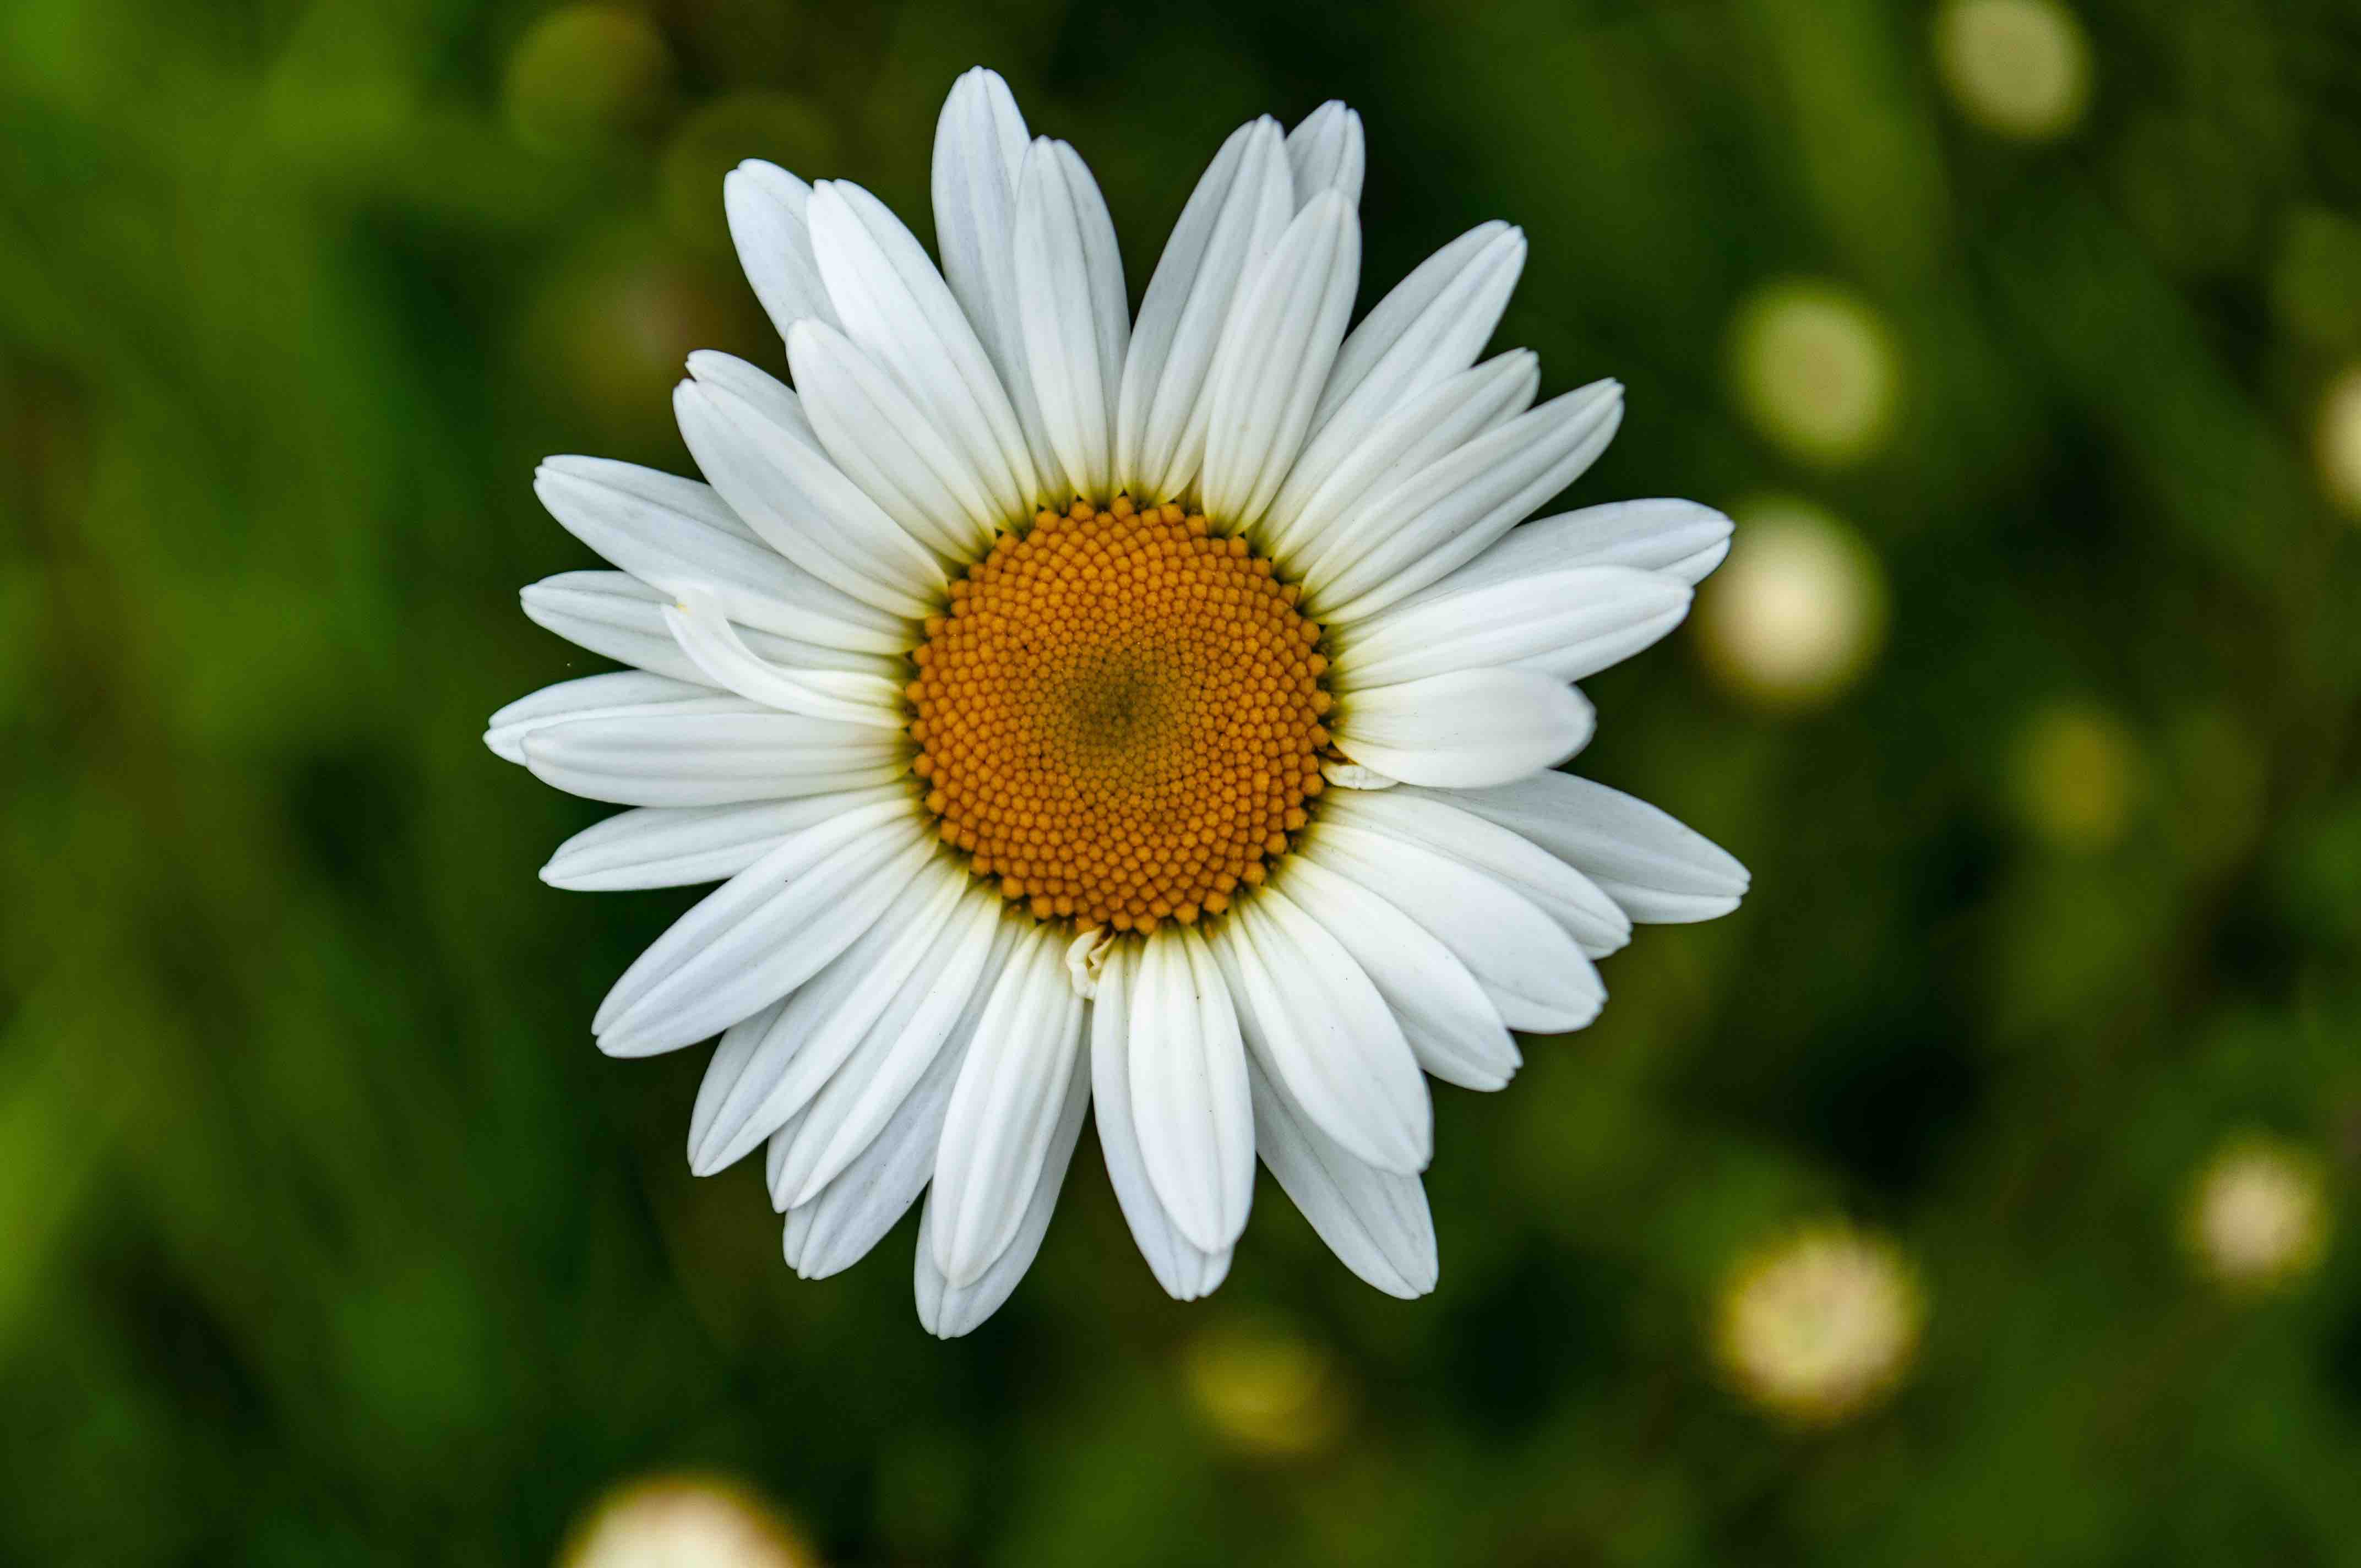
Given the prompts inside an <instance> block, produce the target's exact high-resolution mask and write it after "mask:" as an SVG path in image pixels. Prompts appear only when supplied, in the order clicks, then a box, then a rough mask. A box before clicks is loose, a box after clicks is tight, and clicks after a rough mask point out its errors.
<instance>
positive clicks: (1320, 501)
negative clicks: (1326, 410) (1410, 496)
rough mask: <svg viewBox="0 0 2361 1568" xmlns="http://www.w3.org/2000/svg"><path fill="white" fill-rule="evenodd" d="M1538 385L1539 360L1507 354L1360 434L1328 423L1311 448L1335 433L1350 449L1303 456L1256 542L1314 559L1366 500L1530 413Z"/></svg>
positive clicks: (1414, 399) (1284, 554)
mask: <svg viewBox="0 0 2361 1568" xmlns="http://www.w3.org/2000/svg"><path fill="white" fill-rule="evenodd" d="M1541 384H1542V370H1541V359H1540V357H1539V356H1536V355H1534V354H1533V353H1532V352H1531V351H1530V350H1527V349H1522V348H1519V349H1512V350H1510V352H1509V353H1507V354H1503V355H1500V356H1497V357H1495V358H1492V359H1488V360H1486V361H1485V362H1484V363H1483V364H1481V365H1478V366H1477V367H1475V368H1473V369H1471V370H1463V371H1461V372H1460V373H1459V374H1458V375H1456V376H1452V377H1447V378H1444V379H1443V380H1441V381H1437V382H1436V383H1435V384H1434V385H1433V386H1432V387H1429V388H1427V389H1425V390H1423V391H1421V392H1418V393H1415V394H1413V395H1412V396H1411V397H1409V398H1407V399H1405V400H1403V401H1402V402H1401V404H1400V406H1399V407H1397V408H1396V409H1394V410H1393V411H1391V412H1389V414H1387V415H1386V417H1385V418H1383V419H1380V420H1378V421H1377V422H1375V423H1374V424H1372V425H1370V426H1369V427H1368V428H1367V429H1366V430H1360V429H1357V428H1355V429H1346V428H1345V427H1344V426H1341V425H1336V424H1332V425H1330V426H1329V431H1327V432H1323V433H1321V435H1320V436H1319V437H1318V438H1317V440H1316V441H1315V443H1314V444H1315V445H1317V444H1327V443H1328V442H1329V441H1330V435H1329V432H1338V433H1340V434H1339V439H1340V440H1349V441H1350V443H1351V444H1350V448H1349V450H1345V451H1343V452H1341V453H1328V454H1323V455H1322V457H1321V461H1320V462H1318V463H1313V462H1312V461H1311V460H1310V456H1311V455H1309V454H1307V455H1306V457H1305V459H1304V460H1301V461H1299V462H1298V463H1297V465H1296V466H1295V469H1294V471H1293V472H1292V473H1290V475H1289V476H1288V480H1287V483H1286V484H1284V485H1282V486H1280V487H1279V495H1278V497H1277V498H1276V499H1273V500H1272V502H1271V503H1270V507H1269V509H1268V510H1267V511H1265V512H1264V514H1263V516H1262V519H1261V521H1259V523H1258V524H1257V527H1256V529H1255V536H1256V538H1257V541H1258V542H1259V543H1263V544H1264V545H1265V547H1266V549H1267V550H1268V553H1269V554H1272V555H1273V556H1276V557H1279V558H1283V559H1286V560H1290V561H1308V560H1312V559H1314V558H1315V557H1317V556H1319V555H1321V554H1323V553H1324V552H1325V551H1326V550H1327V548H1328V546H1329V544H1330V543H1331V542H1332V536H1333V535H1334V533H1335V532H1336V531H1337V529H1338V528H1339V527H1341V526H1342V525H1344V524H1345V521H1347V520H1348V519H1351V518H1353V517H1355V516H1356V514H1357V513H1358V512H1359V511H1360V510H1362V509H1363V504H1364V502H1365V501H1367V500H1368V499H1373V498H1376V497H1380V496H1385V495H1389V494H1392V493H1393V492H1395V491H1397V490H1399V489H1400V488H1401V487H1402V486H1403V485H1406V484H1408V483H1409V482H1410V481H1411V479H1413V478H1415V477H1417V476H1418V475H1420V474H1421V473H1423V472H1424V471H1425V470H1426V468H1427V467H1428V466H1430V465H1432V464H1434V463H1437V462H1440V461H1441V460H1442V459H1444V458H1445V457H1448V456H1449V455H1451V454H1453V453H1454V452H1456V451H1457V450H1458V449H1459V448H1461V447H1462V446H1465V445H1466V444H1467V443H1469V442H1471V441H1473V440H1475V439H1476V438H1477V436H1480V435H1484V434H1487V433H1489V432H1491V431H1494V430H1497V429H1499V427H1500V426H1501V425H1503V424H1505V423H1507V422H1509V421H1510V420H1512V419H1515V418H1517V417H1518V416H1519V415H1521V414H1522V413H1523V412H1524V411H1526V410H1527V409H1529V408H1531V407H1532V405H1533V393H1534V392H1535V391H1536V390H1537V389H1539V388H1540V386H1541ZM1332 457H1333V459H1334V460H1333V461H1331V460H1330V459H1331V458H1332Z"/></svg>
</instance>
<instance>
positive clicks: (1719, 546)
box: [1403, 500, 1730, 604]
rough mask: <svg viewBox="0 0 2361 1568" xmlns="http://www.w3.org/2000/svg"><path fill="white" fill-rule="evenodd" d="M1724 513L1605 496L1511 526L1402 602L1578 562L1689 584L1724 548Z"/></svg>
mask: <svg viewBox="0 0 2361 1568" xmlns="http://www.w3.org/2000/svg"><path fill="white" fill-rule="evenodd" d="M1728 554H1730V519H1728V518H1726V517H1724V516H1722V515H1721V513H1719V512H1718V511H1716V510H1713V509H1712V508H1711V507H1706V506H1699V505H1698V504H1697V502H1695V501H1681V500H1645V501H1609V502H1608V503H1606V504H1605V505H1604V506H1595V507H1584V508H1582V509H1580V510H1576V511H1562V512H1559V513H1558V514H1557V515H1556V516H1554V517H1537V518H1535V519H1533V521H1531V522H1528V523H1525V524H1523V525H1521V526H1520V527H1517V528H1512V529H1510V531H1509V532H1508V534H1507V536H1506V537H1504V538H1503V539H1501V540H1500V542H1499V543H1497V544H1494V545H1493V546H1492V547H1491V548H1490V549H1488V550H1487V551H1485V552H1484V554H1481V555H1478V556H1477V557H1476V559H1474V560H1473V561H1470V562H1468V563H1467V565H1465V566H1462V567H1460V568H1459V569H1458V570H1457V571H1455V572H1454V573H1452V574H1451V575H1450V576H1447V577H1444V579H1442V580H1441V581H1440V582H1437V583H1434V584H1433V585H1432V586H1431V587H1424V588H1421V589H1420V590H1419V591H1418V592H1417V593H1415V594H1412V595H1411V596H1410V598H1408V599H1406V600H1404V601H1403V602H1404V603H1407V604H1421V603H1424V602H1425V601H1426V600H1428V599H1430V598H1440V597H1441V596H1443V595H1444V594H1451V593H1459V592H1463V591H1465V590H1466V589H1469V588H1482V587H1491V586H1492V585H1493V584H1495V583H1506V582H1513V581H1515V580H1516V579H1518V578H1520V577H1531V576H1540V575H1541V574H1542V573H1543V572H1565V571H1572V570H1574V569H1576V568H1577V567H1582V566H1629V567H1631V569H1632V570H1634V571H1641V572H1661V573H1663V574H1664V575H1665V576H1671V577H1678V578H1679V579H1680V580H1681V581H1682V582H1685V583H1687V584H1689V585H1691V586H1692V587H1694V586H1695V585H1697V583H1700V582H1702V581H1704V580H1705V578H1706V576H1707V574H1708V573H1710V572H1711V571H1712V570H1713V569H1714V568H1715V567H1716V566H1719V565H1721V562H1722V558H1723V557H1724V556H1726V555H1728Z"/></svg>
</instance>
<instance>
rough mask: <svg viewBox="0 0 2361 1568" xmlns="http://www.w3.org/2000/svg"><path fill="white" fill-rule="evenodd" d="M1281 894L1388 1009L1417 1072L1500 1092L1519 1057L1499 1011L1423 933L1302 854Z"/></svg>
mask: <svg viewBox="0 0 2361 1568" xmlns="http://www.w3.org/2000/svg"><path fill="white" fill-rule="evenodd" d="M1285 880H1286V886H1287V895H1288V896H1289V897H1290V898H1292V899H1293V900H1295V902H1296V904H1297V905H1298V906H1299V907H1301V909H1302V911H1303V913H1304V914H1306V915H1308V916H1311V917H1312V919H1314V920H1317V921H1318V922H1319V923H1320V924H1321V925H1322V926H1323V927H1325V928H1326V930H1327V931H1328V933H1329V934H1330V935H1331V936H1333V937H1334V938H1336V940H1337V941H1339V942H1341V943H1343V944H1344V946H1345V951H1346V952H1348V953H1350V954H1352V955H1353V961H1354V962H1355V963H1357V964H1359V965H1360V966H1361V970H1362V972H1364V973H1365V974H1367V976H1368V977H1369V981H1370V983H1371V984H1373V985H1375V986H1376V987H1377V988H1378V995H1380V996H1382V997H1384V998H1385V999H1386V1005H1387V1006H1388V1007H1390V1008H1392V1009H1393V1014H1394V1018H1395V1020H1396V1021H1397V1022H1398V1023H1400V1025H1401V1030H1402V1035H1403V1036H1404V1037H1405V1038H1407V1039H1408V1040H1409V1041H1410V1048H1411V1051H1413V1052H1414V1053H1416V1055H1417V1057H1418V1065H1419V1066H1421V1067H1422V1068H1424V1069H1426V1070H1427V1071H1428V1072H1431V1073H1433V1075H1434V1076H1435V1077H1437V1078H1439V1079H1442V1080H1444V1082H1446V1083H1455V1084H1458V1085H1459V1086H1460V1087H1461V1088H1463V1089H1498V1088H1499V1087H1500V1086H1501V1085H1502V1084H1505V1083H1507V1082H1508V1081H1509V1080H1510V1078H1511V1077H1512V1076H1514V1075H1515V1073H1516V1070H1517V1068H1518V1067H1519V1065H1520V1064H1521V1062H1522V1060H1523V1058H1521V1057H1520V1056H1519V1055H1518V1054H1517V1043H1516V1041H1514V1040H1512V1039H1510V1037H1509V1031H1508V1027H1507V1025H1504V1024H1502V1023H1501V1022H1500V1010H1499V1008H1497V1007H1495V1006H1493V1005H1492V1003H1491V1000H1490V999H1489V998H1488V997H1487V996H1486V995H1485V994H1484V988H1483V986H1482V985H1481V984H1479V983H1478V982H1477V979H1476V977H1475V976H1474V975H1473V974H1471V973H1469V972H1468V970H1467V966H1466V964H1463V963H1461V962H1460V961H1459V960H1458V959H1456V958H1455V957H1453V956H1452V952H1451V949H1450V948H1447V947H1445V946H1444V945H1443V943H1442V941H1441V940H1440V939H1438V938H1435V937H1434V936H1433V935H1432V934H1430V933H1429V932H1428V931H1427V930H1426V929H1425V927H1422V926H1420V925H1419V923H1418V922H1417V921H1415V920H1412V919H1411V917H1410V916H1407V915H1404V914H1403V913H1402V912H1401V911H1400V910H1399V909H1396V908H1395V907H1394V906H1393V905H1390V904H1388V903H1387V902H1386V901H1385V900H1384V899H1383V898H1380V897H1379V896H1378V895H1377V894H1374V893H1371V892H1369V891H1368V890H1367V889H1366V888H1364V887H1362V886H1361V885H1360V884H1359V883H1356V882H1353V881H1350V880H1349V879H1347V878H1345V877H1342V876H1339V875H1337V874H1336V873H1335V872H1332V871H1330V870H1328V869H1327V868H1326V867H1325V866H1323V865H1321V864H1319V863H1318V862H1317V861H1312V860H1310V859H1308V858H1306V857H1305V856H1302V855H1296V856H1293V857H1291V858H1290V860H1289V861H1288V863H1287V869H1286V872H1285Z"/></svg>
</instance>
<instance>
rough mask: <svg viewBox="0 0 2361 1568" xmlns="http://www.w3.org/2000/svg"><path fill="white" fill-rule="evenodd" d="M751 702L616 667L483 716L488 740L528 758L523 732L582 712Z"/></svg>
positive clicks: (507, 757) (602, 714)
mask: <svg viewBox="0 0 2361 1568" xmlns="http://www.w3.org/2000/svg"><path fill="white" fill-rule="evenodd" d="M749 711H751V710H750V709H749V707H747V705H746V704H745V703H744V702H742V701H741V700H740V699H738V698H736V697H733V696H723V695H722V694H721V693H719V692H717V691H715V690H714V689H713V688H712V687H711V686H709V685H693V684H691V683H690V682H687V681H676V680H674V679H673V678H672V677H671V676H669V675H654V674H648V673H647V672H646V671H644V670H617V671H615V672H614V673H612V674H604V675H584V676H582V677H581V678H580V679H578V680H571V681H560V682H558V683H557V684H556V685H550V686H544V687H542V688H541V689H540V690H539V691H537V692H533V693H531V694H529V695H528V696H521V697H519V698H517V699H516V701H514V702H512V703H510V704H509V705H508V706H506V707H502V708H500V710H499V711H497V712H495V713H494V714H493V715H492V716H491V718H489V719H486V720H485V721H484V744H485V745H486V746H487V747H489V748H490V750H491V752H492V755H494V756H496V757H498V758H500V760H501V761H503V762H515V763H517V764H519V765H520V766H521V765H522V763H523V762H524V738H525V737H526V736H527V735H529V734H531V733H533V731H534V730H536V729H547V728H548V727H549V726H550V725H553V724H565V723H568V722H571V721H572V720H575V719H577V718H612V717H615V716H617V715H630V714H650V713H745V712H749Z"/></svg>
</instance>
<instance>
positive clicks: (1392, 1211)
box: [1246, 1059, 1440, 1300]
mask: <svg viewBox="0 0 2361 1568" xmlns="http://www.w3.org/2000/svg"><path fill="white" fill-rule="evenodd" d="M1246 1066H1247V1073H1248V1082H1249V1084H1250V1086H1251V1089H1252V1091H1253V1094H1254V1107H1255V1147H1256V1150H1257V1152H1258V1153H1260V1154H1261V1156H1262V1161H1263V1163H1264V1164H1265V1165H1267V1166H1268V1167H1270V1173H1271V1175H1273V1176H1274V1177H1277V1178H1278V1179H1279V1189H1280V1190H1282V1191H1284V1192H1285V1193H1286V1194H1287V1195H1288V1197H1289V1198H1290V1199H1291V1200H1292V1201H1294V1203H1295V1206H1296V1207H1297V1208H1298V1209H1301V1211H1303V1217H1304V1218H1305V1219H1307V1220H1309V1221H1311V1222H1312V1229H1313V1230H1315V1231H1317V1232H1319V1233H1320V1239H1321V1240H1322V1241H1324V1242H1326V1243H1327V1244H1328V1247H1329V1250H1330V1251H1332V1252H1334V1254H1335V1255H1336V1256H1337V1259H1338V1260H1339V1261H1340V1262H1342V1263H1343V1264H1344V1265H1345V1267H1347V1268H1349V1269H1351V1270H1352V1271H1353V1272H1354V1273H1355V1274H1357V1275H1359V1276H1360V1277H1362V1278H1363V1279H1365V1280H1367V1281H1368V1282H1369V1283H1370V1284H1371V1285H1374V1286H1376V1287H1377V1288H1378V1289H1380V1290H1382V1291H1384V1292H1385V1293H1386V1294H1387V1295H1389V1296H1399V1297H1401V1298H1402V1299H1405V1300H1407V1299H1411V1298H1413V1297H1418V1296H1423V1295H1425V1294H1426V1293H1427V1292H1428V1291H1430V1290H1432V1289H1433V1288H1434V1281H1435V1278H1436V1277H1437V1276H1438V1274H1439V1273H1440V1266H1439V1264H1438V1262H1437V1260H1436V1257H1435V1251H1434V1217H1433V1214H1432V1213H1430V1212H1428V1209H1427V1206H1426V1189H1425V1188H1424V1186H1422V1184H1421V1183H1420V1181H1419V1179H1418V1178H1417V1177H1415V1176H1412V1175H1409V1174H1407V1173H1402V1172H1396V1171H1389V1170H1382V1169H1379V1168H1378V1167H1376V1166H1373V1165H1370V1164H1368V1163H1367V1161H1365V1160H1361V1159H1357V1158H1356V1157H1354V1156H1353V1154H1352V1153H1351V1151H1349V1150H1348V1149H1346V1148H1345V1147H1344V1146H1342V1145H1340V1144H1338V1143H1337V1142H1336V1141H1335V1140H1334V1138H1331V1137H1329V1136H1328V1135H1326V1134H1325V1133H1323V1131H1321V1129H1320V1127H1319V1126H1318V1124H1315V1123H1314V1122H1313V1121H1312V1118H1311V1117H1309V1116H1306V1115H1304V1114H1303V1113H1302V1112H1301V1108H1300V1107H1299V1106H1297V1105H1295V1104H1294V1103H1293V1102H1291V1101H1290V1099H1289V1097H1288V1095H1287V1093H1286V1091H1284V1090H1283V1089H1282V1088H1281V1087H1280V1086H1279V1082H1278V1081H1277V1080H1275V1079H1274V1078H1273V1076H1272V1075H1271V1074H1269V1073H1268V1072H1266V1071H1265V1070H1264V1069H1263V1067H1262V1065H1261V1064H1260V1063H1259V1062H1256V1061H1254V1060H1252V1059H1249V1060H1248V1062H1247V1064H1246Z"/></svg>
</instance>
